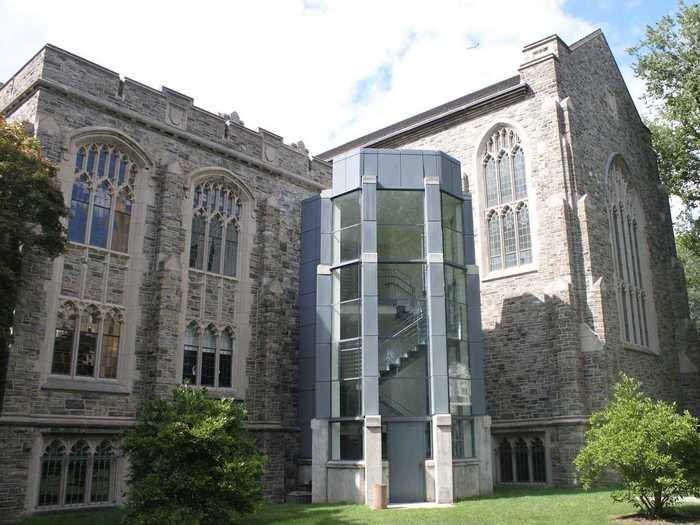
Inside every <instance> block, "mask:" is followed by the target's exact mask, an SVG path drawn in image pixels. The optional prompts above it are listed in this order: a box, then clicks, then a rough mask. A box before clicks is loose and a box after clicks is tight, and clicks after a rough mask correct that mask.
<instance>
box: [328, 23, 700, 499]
mask: <svg viewBox="0 0 700 525" xmlns="http://www.w3.org/2000/svg"><path fill="white" fill-rule="evenodd" d="M356 148H392V149H403V148H406V149H431V150H441V151H444V152H446V153H448V154H449V155H451V156H452V157H454V158H455V159H457V160H458V161H459V162H460V163H461V166H462V175H463V184H464V188H465V190H467V191H469V192H470V193H471V195H472V196H473V201H472V202H473V211H474V237H475V245H476V261H477V265H478V266H479V274H480V278H481V307H482V322H483V329H484V338H485V347H486V349H485V353H484V358H485V362H484V369H485V373H484V375H485V379H486V404H487V413H488V414H489V415H490V416H491V417H492V428H491V431H492V443H493V464H494V481H495V482H496V483H548V484H557V485H563V484H570V483H574V482H575V481H576V473H575V471H574V469H573V466H572V463H571V462H572V459H573V458H574V457H575V454H576V453H577V451H578V450H579V449H580V447H581V446H582V443H583V437H584V431H585V429H586V422H587V420H588V417H589V415H590V414H591V412H592V411H594V410H597V409H599V408H601V407H602V406H603V405H604V404H605V403H606V402H607V400H608V399H609V396H610V394H611V387H612V385H613V384H614V383H615V382H616V381H617V379H618V378H619V373H620V372H625V373H627V374H628V375H632V376H634V377H636V378H638V379H640V380H641V381H642V382H643V384H644V387H645V389H646V390H647V391H648V392H649V393H651V394H653V395H654V396H657V397H661V398H665V399H669V400H676V401H678V402H679V404H680V405H681V406H682V407H686V408H689V409H691V410H692V411H694V412H695V414H698V415H700V395H699V394H700V376H699V374H698V366H699V364H700V356H699V355H698V345H697V337H696V333H695V329H694V327H693V324H692V323H691V321H690V320H689V318H688V307H687V297H686V285H685V279H684V274H683V270H682V268H681V266H680V265H679V263H678V261H677V259H676V251H675V244H674V237H673V230H672V223H671V214H670V209H669V202H668V195H667V194H666V193H665V192H664V191H663V188H662V186H661V184H660V181H659V178H658V173H657V167H656V161H655V157H654V155H653V152H652V150H651V144H650V135H649V130H648V129H647V128H646V127H645V126H644V124H643V123H642V121H641V119H640V117H639V114H638V113H637V111H636V108H635V105H634V103H633V101H632V98H631V97H630V94H629V92H628V91H627V88H626V86H625V83H624V80H623V78H622V75H621V74H620V71H619V69H618V67H617V64H616V63H615V60H614V58H613V56H612V53H611V51H610V48H609V46H608V44H607V42H606V40H605V37H604V36H603V34H602V33H601V32H600V31H595V32H593V33H591V34H590V35H588V36H586V37H585V38H583V39H581V40H579V41H578V42H576V43H574V44H571V45H567V44H566V43H564V42H563V41H562V40H561V39H560V38H559V37H557V36H556V35H553V36H551V37H548V38H545V39H542V40H540V41H538V42H535V43H533V44H530V45H528V46H526V47H525V48H524V49H523V62H522V65H521V66H520V67H519V68H518V74H517V75H516V76H513V77H511V78H507V79H505V80H503V81H502V82H499V83H497V84H494V85H492V86H489V87H486V88H484V89H482V90H480V91H477V92H474V93H471V94H468V95H466V96H464V97H461V98H459V99H456V100H453V101H450V102H447V103H445V104H443V105H441V106H438V107H436V108H433V109H430V110H428V111H426V112H424V113H421V114H418V115H414V116H412V117H410V118H407V119H405V120H403V121H400V122H397V123H396V124H393V125H391V126H388V127H386V128H383V129H380V130H377V131H375V132H373V133H370V134H368V135H365V136H363V137H359V138H357V139H355V140H353V141H351V142H349V143H347V144H344V145H341V146H339V147H336V148H334V149H332V150H329V151H327V152H325V153H322V154H321V155H319V157H320V158H322V159H324V160H328V161H331V160H332V159H333V158H334V157H336V158H337V157H340V158H342V157H343V156H346V155H347V154H348V153H349V152H351V151H353V150H355V149H356Z"/></svg>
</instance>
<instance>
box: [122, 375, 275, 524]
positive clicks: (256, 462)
mask: <svg viewBox="0 0 700 525" xmlns="http://www.w3.org/2000/svg"><path fill="white" fill-rule="evenodd" d="M244 420H245V411H244V409H243V408H242V407H241V405H240V404H238V403H236V402H234V401H233V400H230V399H223V400H217V399H211V398H209V397H208V396H207V393H206V390H203V389H202V390H200V389H195V388H191V387H178V388H177V389H176V390H175V391H174V393H173V398H172V399H171V400H154V401H148V402H146V403H144V405H143V406H142V408H141V410H140V414H139V418H138V421H137V424H136V426H135V427H134V428H133V429H132V430H131V431H129V432H128V433H127V434H126V435H125V437H124V439H123V450H124V451H125V452H126V453H127V455H128V457H129V461H130V472H129V477H128V479H127V483H128V499H127V506H126V507H127V508H126V515H125V518H124V523H129V524H134V525H155V524H158V525H160V524H163V523H168V524H171V525H205V524H207V525H208V524H210V523H227V522H228V520H230V519H231V518H232V517H233V516H234V515H236V514H238V513H246V512H251V511H252V510H254V508H255V506H256V505H257V503H258V502H259V501H260V500H261V498H262V486H261V483H260V479H261V477H262V475H263V465H264V459H263V457H262V456H261V455H260V454H259V453H258V451H257V449H256V448H255V445H254V443H253V441H252V439H251V438H250V436H249V435H248V434H247V432H246V431H245V429H244V426H243V422H244Z"/></svg>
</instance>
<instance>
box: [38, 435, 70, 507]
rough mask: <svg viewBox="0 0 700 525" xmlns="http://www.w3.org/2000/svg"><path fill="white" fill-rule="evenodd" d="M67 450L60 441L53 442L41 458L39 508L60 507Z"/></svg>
mask: <svg viewBox="0 0 700 525" xmlns="http://www.w3.org/2000/svg"><path fill="white" fill-rule="evenodd" d="M65 455H66V449H65V447H64V446H63V445H62V444H61V442H60V441H52V442H51V444H50V445H49V446H47V447H46V449H45V450H44V453H43V454H42V456H41V477H40V478H39V506H40V507H45V506H50V505H58V504H59V503H60V502H61V480H62V472H63V459H64V457H65Z"/></svg>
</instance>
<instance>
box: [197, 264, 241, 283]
mask: <svg viewBox="0 0 700 525" xmlns="http://www.w3.org/2000/svg"><path fill="white" fill-rule="evenodd" d="M187 270H188V271H190V272H194V273H198V274H200V275H204V276H207V277H221V278H222V279H225V280H227V281H232V282H234V283H237V282H238V281H239V279H238V277H234V276H233V275H224V274H223V273H214V272H208V271H206V270H198V269H197V268H187Z"/></svg>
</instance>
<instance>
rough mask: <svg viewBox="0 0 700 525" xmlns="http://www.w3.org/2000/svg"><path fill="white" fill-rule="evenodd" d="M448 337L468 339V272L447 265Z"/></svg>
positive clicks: (446, 303)
mask: <svg viewBox="0 0 700 525" xmlns="http://www.w3.org/2000/svg"><path fill="white" fill-rule="evenodd" d="M444 268H445V305H446V315H447V317H446V323H447V326H446V328H447V337H451V338H454V339H464V340H466V339H467V272H466V270H463V269H461V268H456V267H454V266H450V265H449V264H446V265H445V267H444Z"/></svg>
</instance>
